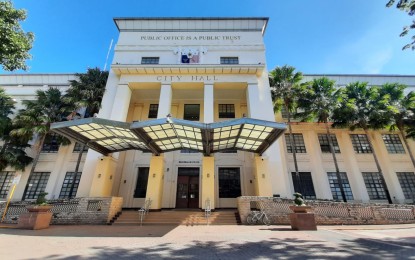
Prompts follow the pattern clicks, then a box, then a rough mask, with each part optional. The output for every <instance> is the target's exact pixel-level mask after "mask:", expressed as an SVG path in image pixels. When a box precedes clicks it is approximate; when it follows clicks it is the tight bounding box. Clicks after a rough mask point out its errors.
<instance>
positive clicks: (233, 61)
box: [220, 57, 239, 64]
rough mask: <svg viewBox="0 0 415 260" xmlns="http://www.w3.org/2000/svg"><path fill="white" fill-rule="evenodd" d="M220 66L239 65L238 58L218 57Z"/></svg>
mask: <svg viewBox="0 0 415 260" xmlns="http://www.w3.org/2000/svg"><path fill="white" fill-rule="evenodd" d="M220 64H239V59H238V57H220Z"/></svg>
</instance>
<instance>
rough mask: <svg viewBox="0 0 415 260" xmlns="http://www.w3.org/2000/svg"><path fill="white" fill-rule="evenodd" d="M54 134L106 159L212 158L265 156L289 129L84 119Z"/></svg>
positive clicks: (242, 122)
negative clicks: (119, 155)
mask: <svg viewBox="0 0 415 260" xmlns="http://www.w3.org/2000/svg"><path fill="white" fill-rule="evenodd" d="M51 130H52V131H53V132H56V133H58V134H61V135H63V136H66V137H68V138H70V139H74V140H75V141H76V142H79V143H83V144H86V145H87V146H88V147H89V148H91V149H93V150H96V151H98V152H100V153H102V154H104V155H107V154H109V153H114V152H120V151H125V150H141V151H145V152H152V153H153V154H155V155H159V154H161V153H165V152H170V151H175V150H184V149H188V150H194V151H199V152H202V153H204V154H205V155H210V154H212V153H216V152H222V151H230V150H241V151H248V152H253V153H258V154H262V153H264V152H265V150H267V149H268V147H269V146H271V144H272V143H273V142H275V141H276V140H277V139H278V137H279V136H280V135H281V134H283V133H284V131H285V130H286V126H285V124H281V123H276V122H271V121H264V120H259V119H253V118H239V119H234V120H229V121H222V122H217V123H210V124H204V123H198V122H194V121H188V120H183V119H177V118H171V117H168V118H161V119H155V120H148V121H143V122H133V123H126V122H118V121H113V120H107V119H101V118H85V119H79V120H74V121H66V122H59V123H54V124H52V126H51Z"/></svg>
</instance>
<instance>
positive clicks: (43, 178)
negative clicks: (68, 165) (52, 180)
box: [23, 172, 50, 200]
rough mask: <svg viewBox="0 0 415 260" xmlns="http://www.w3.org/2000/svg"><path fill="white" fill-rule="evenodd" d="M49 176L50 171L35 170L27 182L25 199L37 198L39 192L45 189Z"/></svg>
mask: <svg viewBox="0 0 415 260" xmlns="http://www.w3.org/2000/svg"><path fill="white" fill-rule="evenodd" d="M49 176H50V172H34V173H33V174H32V175H31V176H30V177H29V180H28V182H27V184H26V189H25V192H24V194H23V200H26V199H37V197H38V196H39V193H41V192H44V191H45V189H46V184H47V183H48V180H49Z"/></svg>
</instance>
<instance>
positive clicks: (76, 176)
mask: <svg viewBox="0 0 415 260" xmlns="http://www.w3.org/2000/svg"><path fill="white" fill-rule="evenodd" d="M81 175H82V172H77V173H75V172H67V173H66V175H65V179H64V180H63V184H62V189H61V193H60V194H59V198H60V199H70V198H74V197H75V196H76V192H77V191H78V186H79V182H80V181H81Z"/></svg>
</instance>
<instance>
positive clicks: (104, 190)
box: [89, 156, 117, 197]
mask: <svg viewBox="0 0 415 260" xmlns="http://www.w3.org/2000/svg"><path fill="white" fill-rule="evenodd" d="M116 167H117V160H116V159H114V158H113V157H111V156H105V157H101V158H100V159H99V160H98V163H97V167H96V168H95V173H94V176H93V179H92V185H91V191H90V192H89V196H90V197H108V196H111V192H112V185H113V182H114V180H113V179H114V176H113V175H114V173H115V168H116Z"/></svg>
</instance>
